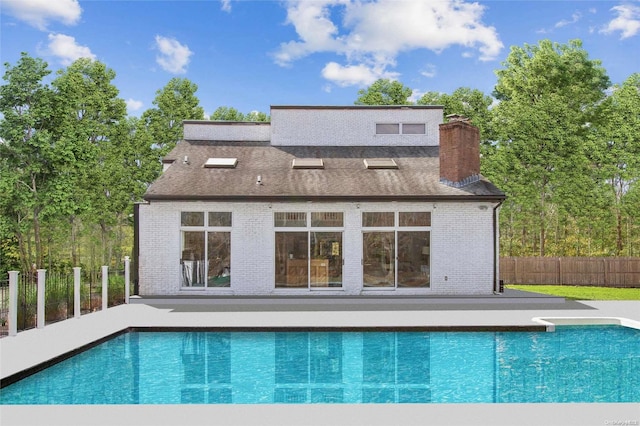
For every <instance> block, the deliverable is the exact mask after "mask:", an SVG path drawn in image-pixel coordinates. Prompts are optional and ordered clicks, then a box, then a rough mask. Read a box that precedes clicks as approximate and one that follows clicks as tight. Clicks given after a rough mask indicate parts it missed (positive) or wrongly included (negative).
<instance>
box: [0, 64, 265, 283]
mask: <svg viewBox="0 0 640 426" xmlns="http://www.w3.org/2000/svg"><path fill="white" fill-rule="evenodd" d="M50 74H51V70H50V69H49V68H48V64H47V63H46V62H44V61H43V60H42V59H39V58H33V57H31V56H29V55H28V54H26V53H23V54H22V55H21V57H20V59H19V60H18V62H17V63H16V64H13V65H12V64H9V63H6V64H5V74H4V76H3V79H4V84H3V85H1V86H0V114H2V116H1V118H0V193H1V194H2V196H1V197H0V273H4V272H6V271H8V270H10V269H20V270H23V271H28V270H32V269H34V268H48V269H55V268H58V267H70V266H78V265H81V266H84V267H88V268H96V267H98V266H99V265H114V266H118V265H120V264H121V262H122V259H123V257H124V256H125V255H127V254H130V253H131V248H132V242H133V238H132V234H133V233H132V212H133V205H134V203H135V202H138V201H140V200H141V199H142V195H143V194H144V192H145V190H146V188H147V187H148V185H149V184H150V183H151V182H153V181H154V180H155V179H156V178H157V177H158V176H159V174H160V172H161V168H162V166H161V162H160V160H161V158H162V157H163V156H164V155H166V154H167V153H168V152H169V151H170V150H171V149H173V147H174V146H175V145H176V143H177V142H178V141H180V140H181V139H182V123H183V120H202V119H204V118H205V114H204V110H203V108H202V107H201V106H200V100H199V99H198V97H197V96H196V95H195V93H196V91H197V90H198V86H197V85H196V84H194V83H193V82H191V81H189V80H188V79H185V78H173V79H171V80H170V81H169V82H168V83H167V85H166V86H164V87H163V88H161V89H159V90H158V91H157V92H156V96H155V99H154V101H153V107H152V108H150V109H148V110H146V111H144V112H143V113H142V115H141V116H140V118H137V117H128V116H127V113H126V105H125V102H124V100H123V99H121V98H120V97H119V91H118V89H117V88H116V87H115V85H114V84H113V83H112V82H113V80H114V79H115V76H116V74H115V71H114V70H112V69H110V68H108V67H106V66H105V65H104V64H103V63H101V62H99V61H94V60H90V59H78V60H77V61H75V62H74V63H73V64H71V65H70V66H68V67H67V68H66V69H61V70H59V71H58V72H57V73H56V74H55V77H54V78H53V79H52V80H51V83H50V84H46V83H45V81H46V80H47V78H48V76H49V75H50ZM230 111H231V112H233V113H234V114H235V115H230V114H229V112H230ZM211 119H215V120H234V119H235V120H241V121H242V120H246V121H268V120H269V117H268V116H267V115H266V114H265V113H262V112H258V111H252V112H250V113H248V114H241V113H238V112H237V110H235V109H234V108H227V107H220V108H218V109H217V110H216V111H215V112H214V113H213V115H212V117H211Z"/></svg>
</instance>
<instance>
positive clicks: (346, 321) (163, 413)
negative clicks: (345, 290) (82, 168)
mask: <svg viewBox="0 0 640 426" xmlns="http://www.w3.org/2000/svg"><path fill="white" fill-rule="evenodd" d="M226 302H227V303H221V302H215V303H199V302H198V303H185V300H181V301H179V303H177V302H176V300H173V301H171V302H169V301H164V302H163V303H158V302H157V300H156V301H154V302H153V303H154V305H146V304H141V303H139V304H130V305H122V306H117V307H114V308H110V309H108V310H107V311H105V312H95V313H92V314H88V315H84V316H82V317H81V318H80V319H69V320H67V321H63V322H59V323H55V324H51V325H48V326H47V327H45V328H43V329H34V330H29V331H24V332H21V333H18V335H17V336H14V337H5V338H3V339H0V358H1V360H0V378H2V379H5V378H7V377H9V376H12V375H14V374H16V373H19V372H21V371H23V370H26V369H29V368H32V367H34V366H37V365H39V364H42V363H46V362H47V361H48V360H50V359H53V358H55V357H57V356H60V355H62V354H65V353H68V352H70V351H74V350H76V349H78V348H81V347H83V346H85V345H87V344H90V343H92V342H94V341H96V340H99V339H101V338H104V337H106V336H109V335H112V334H114V333H117V332H120V331H122V330H124V329H127V328H129V327H210V328H215V327H224V328H278V327H303V328H304V327H307V328H313V327H345V326H348V327H365V328H366V327H374V328H375V327H381V326H384V327H434V328H438V327H444V328H449V327H469V326H474V327H529V326H532V325H535V324H538V323H536V321H534V318H556V319H561V320H563V321H565V322H566V321H568V322H571V320H570V318H578V319H580V321H582V322H584V321H585V318H586V319H589V318H626V319H628V320H631V321H634V322H638V323H640V301H620V302H613V301H612V302H608V301H602V302H591V301H590V302H571V301H563V302H561V303H560V302H558V301H553V302H550V303H539V301H538V302H535V303H510V302H508V301H507V302H506V303H505V301H504V300H503V302H502V303H500V304H496V303H490V304H486V303H485V304H482V303H480V304H478V303H476V304H472V303H465V301H464V300H462V301H461V300H457V301H449V302H447V303H415V301H409V300H404V301H403V300H400V299H398V300H395V301H394V303H381V301H380V300H376V301H373V300H372V301H371V302H372V303H370V304H360V303H355V301H353V300H348V299H347V300H343V301H341V302H340V303H335V300H334V301H333V302H334V303H321V302H323V301H320V300H315V301H313V300H307V299H306V298H305V299H304V300H298V301H295V300H293V299H290V298H287V299H286V300H279V299H271V300H269V301H265V300H262V301H261V302H262V303H258V302H257V301H256V300H255V298H253V299H252V300H249V299H247V300H245V301H240V300H235V301H233V303H230V302H231V301H229V300H227V301H226ZM241 302H242V303H241ZM336 306H339V308H340V309H338V308H336ZM526 413H529V414H526ZM76 416H79V417H76ZM514 416H515V417H514ZM70 419H81V420H82V421H81V423H82V424H87V425H93V424H96V425H98V424H131V425H137V424H158V425H164V424H183V425H186V424H225V425H226V424H229V425H231V424H261V425H269V424H282V425H287V424H297V425H300V424H309V425H316V424H363V425H378V424H407V425H411V424H426V422H427V419H429V421H428V422H429V423H432V424H460V425H462V424H476V425H477V424H492V425H501V424H505V425H506V424H516V423H517V424H522V425H528V424H546V425H553V424H563V425H572V424H576V425H578V424H579V425H591V424H593V425H605V424H629V425H633V424H636V425H638V424H640V404H409V405H396V404H388V405H384V404H383V405H377V404H376V405H348V404H346V405H335V406H334V405H303V406H299V405H269V406H254V405H248V406H236V405H228V406H226V405H219V406H211V405H205V406H198V405H196V406H193V405H184V406H157V405H154V406H133V405H132V406H126V405H125V406H0V423H1V424H2V425H3V426H4V425H14V424H15V425H20V424H48V425H55V424H69V420H70ZM514 419H517V421H516V422H515V423H514ZM607 422H609V423H607ZM614 422H627V423H614ZM633 422H636V423H633ZM72 423H73V422H72Z"/></svg>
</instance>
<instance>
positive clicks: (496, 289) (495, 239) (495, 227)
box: [493, 200, 504, 294]
mask: <svg viewBox="0 0 640 426" xmlns="http://www.w3.org/2000/svg"><path fill="white" fill-rule="evenodd" d="M502 203H504V200H501V201H500V202H498V204H496V205H495V206H494V207H493V294H500V276H499V275H498V262H500V259H499V258H498V250H499V244H500V243H499V241H498V209H499V208H500V206H501V205H502Z"/></svg>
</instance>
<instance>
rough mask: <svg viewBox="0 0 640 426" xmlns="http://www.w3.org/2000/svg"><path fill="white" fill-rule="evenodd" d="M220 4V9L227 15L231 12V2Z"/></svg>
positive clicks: (226, 0) (227, 0) (222, 1)
mask: <svg viewBox="0 0 640 426" xmlns="http://www.w3.org/2000/svg"><path fill="white" fill-rule="evenodd" d="M220 3H221V5H220V9H222V10H224V11H225V12H227V13H229V12H231V0H220Z"/></svg>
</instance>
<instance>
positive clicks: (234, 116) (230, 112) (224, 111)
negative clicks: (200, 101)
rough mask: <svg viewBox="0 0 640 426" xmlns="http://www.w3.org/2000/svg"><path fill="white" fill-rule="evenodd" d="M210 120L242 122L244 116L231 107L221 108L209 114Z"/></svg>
mask: <svg viewBox="0 0 640 426" xmlns="http://www.w3.org/2000/svg"><path fill="white" fill-rule="evenodd" d="M210 119H211V120H216V121H244V120H245V116H244V114H243V113H241V112H240V111H238V110H237V109H235V108H233V107H225V106H221V107H218V108H217V109H216V110H215V111H214V112H213V114H211V118H210Z"/></svg>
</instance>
